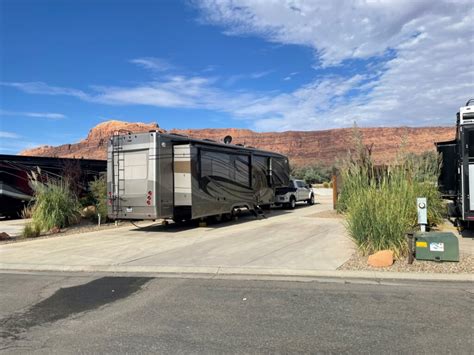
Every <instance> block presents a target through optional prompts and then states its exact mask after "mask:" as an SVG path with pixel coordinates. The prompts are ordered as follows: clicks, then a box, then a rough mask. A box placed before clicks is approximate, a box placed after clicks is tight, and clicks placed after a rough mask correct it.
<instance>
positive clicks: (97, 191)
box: [89, 175, 107, 222]
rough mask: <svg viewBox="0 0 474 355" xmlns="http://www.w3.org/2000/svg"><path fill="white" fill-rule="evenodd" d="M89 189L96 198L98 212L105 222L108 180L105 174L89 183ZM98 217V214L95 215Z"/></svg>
mask: <svg viewBox="0 0 474 355" xmlns="http://www.w3.org/2000/svg"><path fill="white" fill-rule="evenodd" d="M89 189H90V190H91V194H92V196H93V198H94V204H95V206H96V208H97V213H98V214H100V219H101V221H103V222H105V220H106V218H107V180H106V177H105V176H104V175H102V176H100V177H99V178H95V179H94V181H91V182H90V183H89ZM94 218H97V216H94Z"/></svg>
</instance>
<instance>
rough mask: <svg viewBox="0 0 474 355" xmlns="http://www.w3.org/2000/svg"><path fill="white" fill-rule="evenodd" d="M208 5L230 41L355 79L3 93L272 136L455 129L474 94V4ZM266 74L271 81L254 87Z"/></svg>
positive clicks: (206, 10)
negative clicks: (213, 122) (230, 123)
mask: <svg viewBox="0 0 474 355" xmlns="http://www.w3.org/2000/svg"><path fill="white" fill-rule="evenodd" d="M199 6H200V7H201V9H202V11H203V18H204V20H205V21H210V22H212V23H216V24H219V25H222V26H225V29H226V33H229V34H232V35H240V34H244V33H252V34H256V35H259V36H263V37H264V38H266V39H268V40H270V41H274V42H279V43H283V44H287V43H292V44H300V45H303V46H308V47H310V48H312V49H314V52H315V59H316V62H319V63H321V64H322V65H324V66H335V67H336V69H337V68H338V67H341V68H344V69H353V70H345V71H343V72H346V73H347V72H354V73H353V74H350V75H349V74H345V75H342V74H341V75H338V76H337V75H324V76H320V77H316V78H308V82H307V83H306V84H305V85H302V86H301V87H299V88H297V89H295V90H293V91H290V92H281V91H278V90H275V91H271V92H256V91H250V90H242V89H241V87H242V86H240V90H231V89H229V86H231V84H233V83H235V82H236V81H237V80H240V79H241V78H242V77H243V74H241V75H239V76H238V77H235V76H230V77H227V78H218V77H206V76H185V75H174V76H164V77H160V78H157V79H154V80H152V81H149V82H145V83H142V84H140V85H137V86H132V87H124V86H121V87H113V86H101V87H93V88H91V90H89V91H87V92H85V91H81V90H76V89H70V88H63V87H55V86H49V85H47V84H45V83H3V85H8V86H11V87H15V88H17V89H20V90H22V91H25V92H28V93H35V94H39V93H43V94H47V95H69V96H74V97H77V98H79V99H81V100H85V101H89V102H97V103H103V104H113V105H150V106H156V107H169V108H195V109H208V110H212V111H218V112H225V113H228V114H230V115H232V116H234V117H236V118H239V119H245V120H248V122H249V125H251V126H252V127H253V128H256V129H258V130H272V131H274V130H278V131H282V130H290V129H296V130H310V129H325V128H332V127H341V126H344V127H347V126H350V125H352V123H353V122H354V121H357V122H358V123H359V124H360V125H363V126H379V125H391V126H399V125H410V126H420V125H445V124H451V125H452V124H454V122H455V121H454V114H455V112H456V110H457V109H458V108H459V106H461V105H462V104H463V103H464V102H465V101H466V100H467V99H468V98H469V96H471V95H473V94H474V56H473V55H472V48H473V47H474V29H473V26H472V18H473V17H474V8H473V6H472V4H471V2H468V1H450V0H438V1H431V0H430V1H428V0H418V1H407V0H400V1H398V2H393V1H388V0H380V1H362V0H357V1H342V0H337V1H336V0H335V1H323V0H321V1H317V0H313V1H297V0H295V1H286V2H283V1H279V2H277V1H250V0H248V1H247V0H233V1H211V0H209V1H204V2H203V3H202V4H201V5H199ZM142 59H143V58H142ZM352 59H365V60H366V64H367V65H366V66H365V68H363V69H360V66H359V67H357V66H354V67H352V66H351V63H352V62H351V60H352ZM136 64H140V65H145V64H144V62H142V63H136ZM295 69H296V70H298V71H299V72H301V71H302V70H303V69H306V68H301V70H300V69H299V68H295ZM354 70H355V71H354ZM334 71H335V70H333V72H334ZM316 73H317V72H316ZM296 74H297V72H293V73H290V74H289V75H287V77H288V78H291V77H292V76H293V75H296ZM264 75H268V72H261V73H257V72H256V73H252V74H247V76H246V78H250V79H251V78H256V79H257V78H259V77H262V76H264Z"/></svg>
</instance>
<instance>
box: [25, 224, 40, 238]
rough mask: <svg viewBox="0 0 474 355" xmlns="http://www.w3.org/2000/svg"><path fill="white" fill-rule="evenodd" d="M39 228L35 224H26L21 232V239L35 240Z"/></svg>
mask: <svg viewBox="0 0 474 355" xmlns="http://www.w3.org/2000/svg"><path fill="white" fill-rule="evenodd" d="M40 233H41V228H40V227H39V226H38V225H37V224H36V223H27V224H25V227H24V228H23V231H22V234H21V235H22V237H23V238H37V237H39V236H40Z"/></svg>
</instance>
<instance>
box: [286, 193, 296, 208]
mask: <svg viewBox="0 0 474 355" xmlns="http://www.w3.org/2000/svg"><path fill="white" fill-rule="evenodd" d="M287 207H288V208H289V209H290V210H294V209H295V207H296V198H295V196H291V197H290V203H289V204H288V205H287Z"/></svg>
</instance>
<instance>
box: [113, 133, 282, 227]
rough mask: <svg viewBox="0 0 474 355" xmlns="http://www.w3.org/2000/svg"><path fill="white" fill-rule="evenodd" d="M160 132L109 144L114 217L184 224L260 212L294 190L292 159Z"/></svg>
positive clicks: (119, 137) (116, 137) (125, 137)
mask: <svg viewBox="0 0 474 355" xmlns="http://www.w3.org/2000/svg"><path fill="white" fill-rule="evenodd" d="M231 140H232V138H231V137H230V136H227V137H226V139H225V143H220V142H216V141H211V140H205V139H204V140H202V139H193V138H190V137H187V136H182V135H178V134H164V133H160V132H158V131H152V132H148V133H139V134H134V133H125V134H116V135H113V136H112V137H111V138H110V140H109V144H108V155H107V193H108V215H109V217H110V218H113V219H137V220H138V219H140V220H142V219H150V220H154V219H172V220H174V221H175V222H182V221H187V220H191V219H200V218H205V217H209V216H216V217H217V218H221V217H228V216H231V215H232V214H233V213H234V212H235V211H237V210H239V209H242V208H246V209H249V210H250V211H253V212H257V211H261V209H263V208H265V207H268V206H270V205H271V204H272V203H273V202H274V198H275V190H276V189H277V188H279V187H283V186H288V182H289V165H288V158H287V157H285V156H283V155H281V154H277V153H272V152H268V151H264V150H259V149H255V148H252V147H246V146H243V145H239V144H237V145H234V144H230V142H231Z"/></svg>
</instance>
